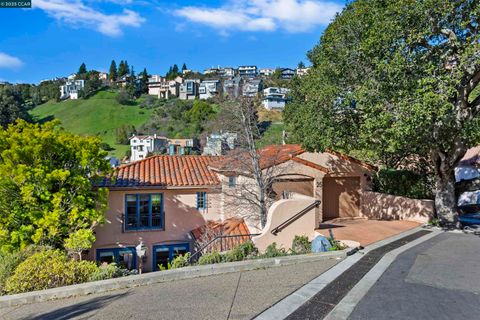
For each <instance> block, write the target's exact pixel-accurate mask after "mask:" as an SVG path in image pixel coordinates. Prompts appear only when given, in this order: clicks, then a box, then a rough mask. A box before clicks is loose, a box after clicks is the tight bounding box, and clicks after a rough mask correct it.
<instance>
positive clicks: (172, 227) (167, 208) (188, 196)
mask: <svg viewBox="0 0 480 320" xmlns="http://www.w3.org/2000/svg"><path fill="white" fill-rule="evenodd" d="M200 191H206V192H207V199H208V201H207V207H208V208H207V210H205V211H204V212H203V211H199V210H197V209H196V192H200ZM142 193H163V197H164V212H165V222H164V224H165V229H164V230H147V231H133V230H132V231H130V230H129V231H123V225H122V224H123V221H122V217H123V214H124V212H125V195H126V194H142ZM219 207H220V205H219V194H218V193H216V192H215V191H214V190H212V189H206V188H205V189H187V190H185V189H177V190H165V189H147V190H145V189H142V190H138V189H137V190H111V191H110V194H109V197H108V210H107V213H106V218H107V223H106V224H105V225H103V226H100V227H97V228H96V229H95V233H96V241H95V243H94V245H93V248H92V250H90V251H89V255H88V257H89V259H91V260H94V259H95V257H96V249H101V248H118V247H131V246H136V245H138V244H139V242H140V240H141V241H143V243H144V244H145V245H146V247H147V259H146V262H145V263H144V271H150V270H151V268H152V261H153V260H152V252H153V249H152V247H153V245H157V244H172V243H185V242H188V243H189V244H190V248H191V249H192V238H191V235H190V231H191V230H192V229H194V228H197V227H199V226H201V225H203V224H205V221H206V220H218V219H220V214H219Z"/></svg>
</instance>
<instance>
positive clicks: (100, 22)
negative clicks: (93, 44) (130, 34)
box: [32, 0, 145, 37]
mask: <svg viewBox="0 0 480 320" xmlns="http://www.w3.org/2000/svg"><path fill="white" fill-rule="evenodd" d="M127 2H128V1H127ZM32 5H33V7H34V8H39V9H42V10H44V11H45V12H47V13H48V15H50V16H51V17H53V18H55V19H57V20H59V21H63V22H65V23H67V24H71V25H72V26H75V27H77V26H86V27H89V28H94V29H96V30H98V31H99V32H101V33H103V34H105V35H107V36H111V37H115V36H120V35H122V28H123V27H126V26H129V27H139V26H140V25H141V24H142V23H143V22H145V19H144V18H142V17H141V16H140V15H139V14H138V13H136V12H135V11H132V10H128V9H124V10H123V12H122V13H121V14H105V13H102V12H100V11H97V10H95V9H93V8H91V7H88V6H87V5H85V4H84V3H83V2H82V1H79V0H78V1H73V0H35V1H32Z"/></svg>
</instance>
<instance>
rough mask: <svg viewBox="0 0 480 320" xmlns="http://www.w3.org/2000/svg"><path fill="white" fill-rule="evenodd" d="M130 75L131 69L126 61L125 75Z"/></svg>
mask: <svg viewBox="0 0 480 320" xmlns="http://www.w3.org/2000/svg"><path fill="white" fill-rule="evenodd" d="M129 73H130V67H129V66H128V62H127V60H125V73H124V74H129Z"/></svg>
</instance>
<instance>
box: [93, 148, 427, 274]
mask: <svg viewBox="0 0 480 320" xmlns="http://www.w3.org/2000/svg"><path fill="white" fill-rule="evenodd" d="M258 153H259V156H260V168H261V170H262V171H263V173H264V175H265V176H266V177H269V180H268V184H269V188H268V190H267V195H268V207H269V209H268V217H267V224H266V226H265V227H264V228H262V226H261V221H260V219H259V217H258V214H256V213H257V212H258V211H257V208H256V207H255V205H254V204H252V202H251V201H250V200H251V199H249V195H250V196H251V195H255V192H257V189H255V184H254V183H253V177H252V174H251V168H250V166H251V160H250V159H249V158H248V156H247V154H246V153H244V152H240V151H238V150H233V151H232V152H231V153H230V154H228V155H227V156H222V157H218V156H170V155H157V156H152V157H149V158H147V159H143V160H140V161H136V162H133V163H130V164H128V165H123V166H120V167H118V168H116V170H115V171H114V172H115V173H114V176H113V179H105V180H104V181H103V183H102V184H101V186H104V187H107V188H108V189H109V190H110V193H109V198H108V210H107V213H106V217H107V220H108V223H106V224H105V225H104V226H101V227H98V228H96V229H95V233H96V237H97V240H96V242H95V244H94V246H93V248H92V250H90V252H89V257H90V259H96V260H98V261H105V262H110V261H116V262H118V263H121V264H123V265H125V266H127V267H130V268H135V267H138V264H137V261H136V257H135V251H134V247H135V246H136V245H137V244H139V242H140V241H143V243H144V244H145V245H146V247H147V255H146V258H145V260H144V264H143V265H144V270H145V271H152V270H157V269H158V265H159V264H163V265H165V264H166V263H167V262H168V261H169V260H171V259H173V258H174V257H175V256H176V255H179V254H183V253H185V252H189V251H194V248H198V245H197V244H198V243H197V241H198V234H199V231H198V230H201V229H202V227H203V226H206V225H225V221H231V223H232V224H233V225H235V228H233V227H232V228H225V229H228V230H232V229H235V230H237V228H236V226H239V223H241V224H242V227H241V228H240V229H241V230H242V232H244V233H247V238H249V237H250V236H248V234H258V233H259V234H260V235H258V236H256V237H253V240H254V242H255V244H256V245H257V246H258V247H259V248H260V250H264V249H265V248H266V246H267V245H268V244H270V243H272V242H274V241H275V242H277V243H278V244H279V245H282V246H284V247H285V248H288V247H289V245H291V240H292V239H293V237H294V236H295V235H302V234H305V235H308V236H309V237H310V238H313V237H314V236H315V233H314V232H315V229H316V228H318V226H319V224H320V223H321V222H323V221H326V220H331V219H336V218H355V217H365V218H373V219H377V218H397V219H416V218H419V219H422V218H423V216H422V215H423V214H425V211H426V207H427V204H424V203H421V202H418V201H416V202H413V203H412V202H409V201H410V200H412V199H406V198H401V197H393V196H389V195H381V194H376V193H374V192H371V191H369V190H370V185H371V175H372V173H373V172H374V170H375V167H373V166H371V165H369V164H367V163H364V162H361V161H359V160H357V159H355V158H352V157H349V156H346V155H343V154H340V153H337V152H333V151H327V152H307V151H305V150H304V149H302V148H301V147H300V146H299V145H273V146H268V147H266V148H264V149H261V150H259V152H258ZM391 197H393V198H391ZM412 201H413V200H412ZM385 209H386V211H385ZM292 219H293V221H291V222H290V223H288V224H287V225H285V221H289V220H292ZM212 221H213V222H212ZM243 225H244V226H243ZM199 228H200V229H199ZM240 229H238V230H240ZM243 238H245V234H242V239H243ZM224 249H225V248H224Z"/></svg>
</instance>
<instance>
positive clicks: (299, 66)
mask: <svg viewBox="0 0 480 320" xmlns="http://www.w3.org/2000/svg"><path fill="white" fill-rule="evenodd" d="M304 68H305V63H303V61H300V62H299V63H298V66H297V69H304Z"/></svg>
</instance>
